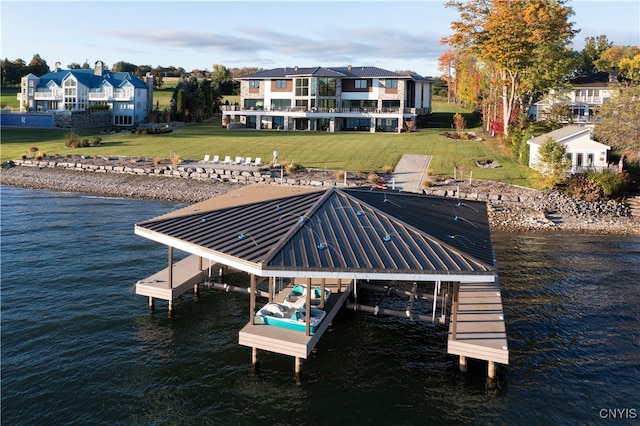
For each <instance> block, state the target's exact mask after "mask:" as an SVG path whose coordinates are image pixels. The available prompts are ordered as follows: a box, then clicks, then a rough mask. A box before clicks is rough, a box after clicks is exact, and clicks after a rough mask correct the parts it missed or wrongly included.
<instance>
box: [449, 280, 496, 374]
mask: <svg viewBox="0 0 640 426" xmlns="http://www.w3.org/2000/svg"><path fill="white" fill-rule="evenodd" d="M455 304H456V302H455V300H454V306H453V307H452V312H451V321H450V323H449V339H448V345H447V346H448V347H447V352H448V353H450V354H454V355H460V369H461V370H462V371H465V370H466V358H467V357H468V358H473V359H480V360H485V361H488V362H489V377H491V378H493V377H492V376H493V375H494V374H495V365H494V363H498V364H505V365H506V364H509V348H508V345H507V332H506V327H505V323H504V314H503V311H502V296H501V294H500V284H499V283H498V281H497V280H496V282H490V283H461V284H460V290H459V292H458V300H457V306H455Z"/></svg>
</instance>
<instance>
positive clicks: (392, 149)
mask: <svg viewBox="0 0 640 426" xmlns="http://www.w3.org/2000/svg"><path fill="white" fill-rule="evenodd" d="M452 115H453V114H451V113H448V114H444V113H441V114H434V115H433V116H431V117H430V119H429V121H431V119H433V120H436V121H439V120H446V119H447V116H448V117H451V116H452ZM444 129H450V126H449V125H447V124H445V125H443V127H440V128H435V126H434V128H424V129H421V130H420V131H419V132H414V133H402V134H395V133H393V134H392V133H375V134H371V133H352V132H341V133H325V132H298V131H290V132H283V131H257V130H227V129H223V128H221V127H220V125H219V119H218V120H214V121H211V122H209V123H203V124H197V125H190V126H185V127H182V128H179V129H176V130H174V131H173V132H172V133H168V134H164V135H133V134H131V133H129V132H120V133H117V134H101V130H102V129H84V130H80V131H79V132H78V133H80V134H81V135H83V136H89V137H90V136H94V135H98V136H100V137H101V138H102V145H101V146H98V147H88V148H75V149H74V148H66V147H65V146H64V134H65V133H67V131H65V130H38V129H16V128H4V127H3V128H2V129H1V137H2V140H1V145H0V160H2V161H7V160H10V159H14V158H20V157H21V156H22V155H26V154H28V152H29V148H30V147H32V146H35V147H37V148H38V149H39V150H40V152H44V153H46V154H48V155H53V154H59V155H69V154H76V155H124V156H144V157H150V158H152V157H160V158H163V159H168V158H171V157H172V155H173V154H174V153H175V154H176V155H179V156H180V157H181V158H182V159H183V160H188V159H194V160H197V159H202V158H203V157H204V156H205V155H206V154H209V155H211V156H213V155H219V156H220V157H221V158H224V156H226V155H230V156H231V157H232V158H234V157H236V156H242V157H252V158H255V157H261V158H262V160H263V162H267V163H268V162H270V161H271V159H272V153H273V150H274V149H277V150H278V151H279V152H280V160H281V162H287V163H289V162H294V163H296V164H300V165H302V166H303V167H307V168H319V169H328V170H347V171H364V172H368V171H384V170H385V169H387V168H393V167H394V166H395V164H396V163H397V162H398V160H399V159H400V157H401V156H402V154H405V153H409V154H429V155H432V156H433V160H432V163H431V171H432V173H433V174H442V175H447V176H452V175H453V170H454V167H458V168H460V167H463V168H464V173H465V176H468V175H469V173H470V172H472V173H473V177H474V178H478V179H489V180H495V181H502V182H507V183H512V184H518V185H524V186H531V180H530V173H529V169H528V168H527V167H525V166H523V165H520V164H517V163H516V162H515V161H513V160H512V159H511V158H510V156H509V155H508V153H507V152H506V151H505V149H504V148H503V147H502V146H501V144H500V143H499V142H498V141H495V140H485V141H482V142H470V141H457V140H451V139H447V138H445V137H444V136H441V135H440V133H442V131H443V130H444ZM476 160H480V161H482V160H494V161H498V162H499V163H500V164H501V165H502V167H500V168H497V169H483V168H480V167H477V166H476V165H475V161H476Z"/></svg>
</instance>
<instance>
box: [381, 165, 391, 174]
mask: <svg viewBox="0 0 640 426" xmlns="http://www.w3.org/2000/svg"><path fill="white" fill-rule="evenodd" d="M382 171H383V173H385V174H387V175H389V174H391V173H393V166H384V167H383V168H382Z"/></svg>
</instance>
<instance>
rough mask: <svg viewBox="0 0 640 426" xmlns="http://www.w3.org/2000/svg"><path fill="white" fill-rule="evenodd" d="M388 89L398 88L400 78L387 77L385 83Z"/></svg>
mask: <svg viewBox="0 0 640 426" xmlns="http://www.w3.org/2000/svg"><path fill="white" fill-rule="evenodd" d="M384 86H385V87H386V88H387V89H397V88H398V80H396V79H387V80H386V81H385V85H384Z"/></svg>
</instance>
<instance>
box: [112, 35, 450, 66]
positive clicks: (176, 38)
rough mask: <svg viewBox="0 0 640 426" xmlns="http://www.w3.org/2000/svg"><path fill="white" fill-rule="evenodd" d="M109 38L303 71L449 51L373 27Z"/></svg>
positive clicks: (426, 39) (429, 40)
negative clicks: (288, 64)
mask: <svg viewBox="0 0 640 426" xmlns="http://www.w3.org/2000/svg"><path fill="white" fill-rule="evenodd" d="M105 33H107V34H108V35H110V36H112V37H116V38H119V39H122V40H127V41H131V40H135V42H136V43H138V44H142V45H146V47H147V48H148V49H153V50H154V51H156V52H161V51H162V49H167V50H185V49H186V50H192V51H193V52H194V53H196V52H197V53H199V54H212V53H215V54H217V55H219V56H224V57H225V58H227V61H232V62H237V61H246V62H245V63H251V64H255V65H262V66H266V65H268V64H272V63H275V62H278V59H279V58H283V59H284V58H288V60H289V61H291V60H292V59H294V60H295V62H297V63H299V64H300V65H301V66H313V65H336V64H346V63H371V62H374V61H375V62H383V63H384V61H385V60H406V61H407V62H409V61H413V60H415V59H416V58H423V59H429V58H430V59H434V60H435V59H437V57H438V56H440V55H441V54H442V52H444V50H445V48H444V47H443V46H440V44H439V41H440V35H435V34H429V33H422V34H418V33H409V32H404V31H394V30H391V29H381V28H373V27H369V28H359V29H349V30H340V29H334V30H327V29H325V30H324V31H323V32H322V33H321V34H318V33H316V34H312V33H310V32H307V33H306V34H304V35H303V34H300V33H291V34H290V33H286V32H283V31H276V30H271V29H267V28H264V27H249V28H245V29H244V30H243V32H242V33H241V34H242V35H230V34H229V33H226V32H225V33H218V32H215V31H211V32H203V31H186V30H147V31H126V30H117V31H115V30H107V31H105Z"/></svg>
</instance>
